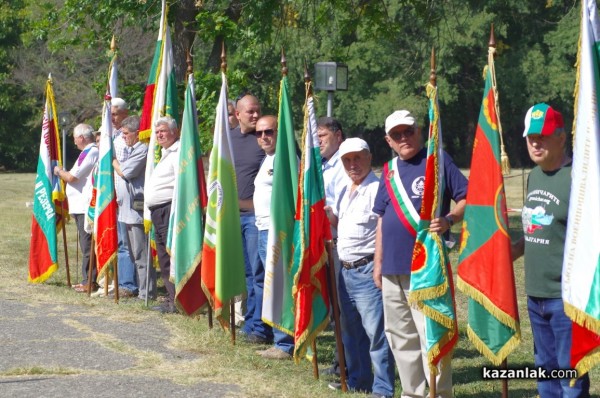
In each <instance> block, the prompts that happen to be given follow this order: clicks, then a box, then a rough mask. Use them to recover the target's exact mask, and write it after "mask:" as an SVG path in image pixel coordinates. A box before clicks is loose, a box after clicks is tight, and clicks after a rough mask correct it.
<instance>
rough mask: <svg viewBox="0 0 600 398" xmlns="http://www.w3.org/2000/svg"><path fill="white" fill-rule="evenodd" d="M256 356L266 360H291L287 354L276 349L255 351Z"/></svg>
mask: <svg viewBox="0 0 600 398" xmlns="http://www.w3.org/2000/svg"><path fill="white" fill-rule="evenodd" d="M256 353H257V354H258V355H260V356H261V357H263V358H266V359H292V356H291V355H290V354H288V353H287V352H285V351H283V350H280V349H279V348H277V347H271V348H269V349H268V350H264V351H256Z"/></svg>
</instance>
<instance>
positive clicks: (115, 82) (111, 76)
mask: <svg viewBox="0 0 600 398" xmlns="http://www.w3.org/2000/svg"><path fill="white" fill-rule="evenodd" d="M110 48H111V51H112V52H113V57H112V59H111V61H110V65H109V66H108V80H107V82H108V84H107V91H108V94H109V95H110V97H111V98H115V97H118V96H119V79H118V71H117V52H116V49H115V48H116V47H115V36H113V38H112V40H111V43H110ZM111 120H112V119H111ZM97 178H98V167H94V171H93V173H92V197H91V199H90V204H89V206H88V210H87V213H86V217H85V221H86V226H85V227H86V228H85V230H86V231H87V232H91V231H93V227H94V220H95V218H96V216H95V214H96V196H97V189H96V180H97ZM88 228H89V230H88Z"/></svg>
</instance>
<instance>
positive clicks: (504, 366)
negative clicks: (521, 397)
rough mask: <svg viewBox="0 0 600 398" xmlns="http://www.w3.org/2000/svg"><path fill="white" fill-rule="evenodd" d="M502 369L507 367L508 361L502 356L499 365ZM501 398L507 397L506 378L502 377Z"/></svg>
mask: <svg viewBox="0 0 600 398" xmlns="http://www.w3.org/2000/svg"><path fill="white" fill-rule="evenodd" d="M501 367H502V369H507V368H508V361H507V360H506V358H504V361H502V365H501ZM502 398H508V380H507V379H502Z"/></svg>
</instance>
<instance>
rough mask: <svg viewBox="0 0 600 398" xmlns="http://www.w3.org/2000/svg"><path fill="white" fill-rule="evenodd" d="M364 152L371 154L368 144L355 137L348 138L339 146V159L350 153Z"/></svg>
mask: <svg viewBox="0 0 600 398" xmlns="http://www.w3.org/2000/svg"><path fill="white" fill-rule="evenodd" d="M364 150H366V151H367V152H371V150H370V149H369V144H367V142H366V141H365V140H363V139H360V138H356V137H354V138H348V139H346V140H345V141H344V142H342V145H340V157H342V156H344V155H346V154H348V153H350V152H360V151H364Z"/></svg>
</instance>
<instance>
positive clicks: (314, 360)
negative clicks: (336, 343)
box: [310, 339, 319, 380]
mask: <svg viewBox="0 0 600 398" xmlns="http://www.w3.org/2000/svg"><path fill="white" fill-rule="evenodd" d="M310 348H311V349H312V352H313V355H312V366H313V376H314V377H315V379H317V380H319V358H318V357H317V339H314V340H313V341H312V343H311V346H310Z"/></svg>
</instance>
